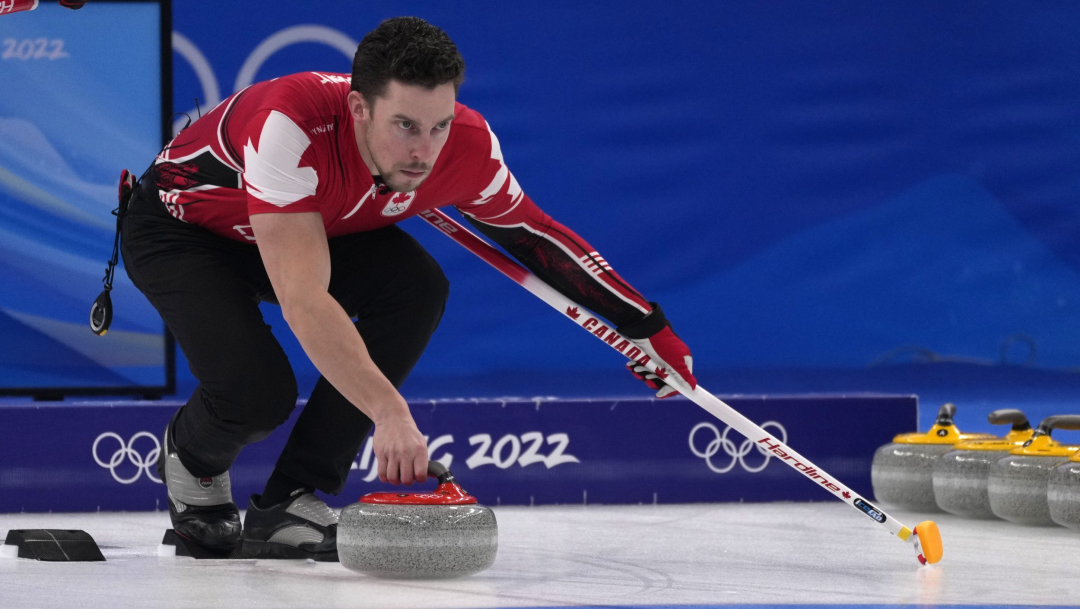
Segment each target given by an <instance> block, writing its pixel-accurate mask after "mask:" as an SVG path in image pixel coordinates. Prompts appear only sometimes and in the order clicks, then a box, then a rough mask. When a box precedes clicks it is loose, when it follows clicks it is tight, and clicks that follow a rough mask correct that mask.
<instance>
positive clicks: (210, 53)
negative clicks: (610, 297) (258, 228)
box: [87, 0, 1080, 396]
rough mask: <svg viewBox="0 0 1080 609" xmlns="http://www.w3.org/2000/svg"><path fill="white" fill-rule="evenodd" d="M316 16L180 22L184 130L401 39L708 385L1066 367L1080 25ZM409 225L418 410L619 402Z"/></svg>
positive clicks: (529, 12)
mask: <svg viewBox="0 0 1080 609" xmlns="http://www.w3.org/2000/svg"><path fill="white" fill-rule="evenodd" d="M317 6H318V10H317V11H316V10H313V9H312V8H310V7H309V6H307V5H302V4H301V3H274V4H273V7H272V10H271V9H269V8H268V5H266V4H265V3H261V2H252V1H250V0H248V1H237V2H229V3H222V2H216V1H211V0H176V1H175V4H174V22H173V25H174V30H175V37H174V43H175V45H176V46H175V48H176V52H175V53H174V66H175V70H174V71H175V87H174V91H175V109H176V110H178V111H188V110H189V109H193V108H194V106H195V102H194V98H196V97H198V98H199V99H200V104H201V105H202V108H203V109H204V110H205V109H206V108H207V107H210V106H212V105H213V104H214V103H216V102H217V101H219V100H220V99H221V98H222V97H224V96H227V95H228V94H230V93H231V92H233V91H234V90H235V89H236V88H237V86H238V85H239V86H242V85H244V84H247V82H250V81H251V80H263V79H267V78H272V77H275V76H278V75H281V74H286V73H290V72H295V71H302V70H324V71H332V70H337V71H347V70H348V69H349V65H350V59H349V58H350V57H351V49H352V48H353V47H354V45H355V43H356V42H357V41H359V40H360V38H362V37H363V35H364V34H365V33H366V32H367V31H369V30H370V29H371V28H373V27H374V26H375V25H377V24H378V22H379V21H380V20H382V19H384V18H387V17H391V16H395V15H399V14H415V15H419V16H422V17H424V18H427V19H428V20H430V21H432V22H434V23H436V24H438V25H440V26H441V27H443V28H444V29H446V30H447V31H448V32H449V34H450V35H451V37H452V38H453V39H454V40H455V41H456V42H457V44H458V46H459V48H460V49H461V51H462V53H463V54H464V56H465V59H466V62H467V64H468V76H467V81H466V83H465V85H464V86H463V88H462V90H461V96H460V98H461V101H463V102H464V103H466V104H468V105H469V106H472V107H474V108H476V109H477V110H479V111H480V112H481V113H483V114H484V115H485V117H486V118H487V119H488V121H489V122H490V124H491V125H492V128H493V129H494V130H495V132H496V133H497V134H498V135H499V137H500V139H501V142H502V147H503V151H504V153H505V156H506V159H507V162H508V164H509V166H510V168H511V170H512V171H513V172H514V173H515V175H516V176H517V178H518V180H519V181H520V183H521V184H522V186H523V188H524V189H525V191H526V192H528V193H529V194H530V195H531V196H532V197H533V199H534V200H536V201H537V203H538V204H540V205H541V207H543V208H544V209H545V210H546V211H548V212H549V213H551V214H552V215H553V216H554V217H556V218H557V219H559V220H561V221H562V222H564V223H565V224H567V225H569V226H570V227H572V228H574V229H575V230H577V231H578V232H579V233H580V234H582V235H583V236H584V237H586V238H587V239H588V240H590V241H591V242H592V243H593V245H595V246H597V248H598V249H599V251H600V252H601V253H602V254H603V255H604V256H605V258H607V260H609V261H610V262H611V263H612V264H613V265H614V266H615V268H616V269H618V270H619V271H620V272H621V273H622V274H623V275H624V276H626V277H627V278H628V279H629V280H630V281H631V282H632V283H633V284H634V285H635V286H636V287H637V288H639V289H640V290H641V291H642V292H644V293H645V294H646V295H647V296H649V297H650V298H651V299H653V300H656V301H659V302H661V303H662V304H663V305H664V308H665V309H666V310H667V312H668V315H669V317H670V318H671V319H672V320H673V321H674V323H675V328H676V330H677V331H678V332H679V333H680V334H681V335H682V336H683V337H684V338H685V339H686V340H687V342H688V343H689V344H690V346H691V348H692V349H693V350H694V352H695V355H696V362H697V366H698V369H699V370H701V371H702V376H703V378H715V379H726V380H731V379H734V380H733V381H732V382H730V383H728V384H726V389H727V390H762V391H780V390H785V389H806V388H810V389H814V388H820V387H819V386H817V385H814V382H813V379H816V378H819V377H818V376H817V372H816V371H820V370H830V371H843V372H844V374H848V373H852V374H854V376H850V375H849V376H845V377H843V378H845V379H848V380H847V381H844V383H846V384H843V387H847V388H852V387H854V388H859V386H860V385H859V380H858V379H860V378H869V377H868V376H867V375H870V376H872V374H874V373H877V371H880V370H881V367H880V366H877V367H871V365H872V364H892V365H894V366H895V365H898V366H903V365H906V363H908V362H911V361H913V360H914V361H926V360H935V359H945V360H950V361H952V362H954V363H956V364H958V365H961V366H976V367H978V366H986V365H989V364H994V363H996V362H1000V361H1001V360H1002V357H1003V353H1004V358H1005V359H1006V360H1008V361H1009V362H1011V363H1012V364H1022V363H1027V364H1029V366H1028V368H1027V370H1031V369H1033V368H1034V369H1047V370H1062V369H1072V368H1075V367H1077V366H1080V341H1078V340H1077V337H1078V336H1080V315H1078V313H1077V306H1078V304H1080V244H1078V242H1077V239H1076V238H1075V237H1074V235H1075V234H1076V232H1077V228H1080V206H1078V205H1077V195H1078V194H1080V38H1078V37H1077V36H1076V29H1077V27H1076V26H1077V25H1078V24H1080V4H1077V3H1075V2H1065V1H1057V2H1054V1H1046V2H1039V3H1037V4H1034V5H1030V4H1016V3H1013V2H1002V1H988V2H981V3H977V4H971V3H960V2H954V3H940V2H929V1H925V2H904V3H899V4H895V5H889V6H883V5H878V4H867V3H865V2H854V1H828V2H803V1H799V2H796V1H787V0H784V1H777V2H769V3H761V2H717V1H714V0H697V1H694V0H674V1H671V2H665V3H655V2H569V1H561V0H556V1H545V2H469V3H456V2H455V3H448V2H436V1H426V2H411V3H407V4H403V3H400V2H387V1H369V2H347V1H344V0H341V1H325V2H319V3H318V4H317ZM87 10H93V6H92V5H91V6H90V7H89V8H88V9H87ZM274 41H278V44H275V43H274ZM147 161H149V159H147ZM136 169H139V170H141V169H142V167H138V168H136ZM404 226H405V227H406V228H407V229H408V230H410V231H411V232H412V233H413V234H414V235H416V236H417V237H418V238H420V239H421V240H422V241H423V242H424V243H425V244H426V245H427V246H428V247H429V249H431V250H432V252H433V253H434V254H435V255H436V257H437V258H438V259H439V260H440V261H441V262H442V264H443V266H444V269H445V270H446V272H447V274H448V276H449V277H450V279H451V282H452V297H451V303H450V305H449V308H448V311H447V316H446V318H445V319H444V322H443V325H442V327H441V328H440V330H439V332H438V334H437V335H436V337H435V339H434V340H433V342H432V344H431V347H430V349H429V352H428V354H427V355H426V357H425V359H424V360H423V361H422V362H421V363H420V365H419V366H418V368H417V370H416V372H415V373H414V378H413V379H411V380H410V384H409V385H407V388H411V389H410V390H411V391H413V392H414V393H421V394H426V395H444V396H445V395H460V394H461V393H462V392H470V394H471V395H483V394H490V393H492V392H501V391H506V392H514V391H528V392H534V393H549V394H563V395H566V394H571V395H574V394H576V395H580V394H587V393H590V392H594V391H623V392H627V393H629V392H633V391H635V390H636V387H634V386H633V385H632V384H630V383H629V381H627V382H626V383H622V384H620V383H619V382H617V381H614V380H610V381H609V379H614V378H615V377H616V376H618V375H621V374H622V372H621V371H619V370H618V369H617V368H618V361H617V358H614V357H613V356H612V354H610V353H609V352H608V350H607V348H606V347H605V346H603V345H600V344H598V343H597V344H593V342H595V341H590V339H588V338H587V337H585V336H584V335H580V333H579V331H578V330H576V329H574V328H573V327H572V326H571V325H570V324H567V323H565V322H564V321H563V320H561V319H559V318H558V316H556V315H553V314H551V313H549V312H548V311H547V310H546V309H545V305H543V304H541V303H540V302H538V301H536V300H535V299H534V298H533V297H532V296H530V295H528V294H527V293H525V292H524V291H522V290H520V289H519V288H517V287H515V286H513V285H511V284H510V283H509V282H507V281H506V280H504V279H503V278H501V277H499V276H497V275H496V274H495V273H493V272H492V271H490V270H489V269H488V268H486V266H484V265H483V264H482V263H480V262H479V261H477V260H475V259H473V258H472V256H471V255H470V254H468V253H467V252H464V251H463V250H460V251H459V248H458V247H457V246H456V245H455V244H453V243H450V242H449V241H448V240H446V239H445V238H444V237H442V236H441V235H438V234H436V233H435V231H433V230H432V229H430V228H429V227H427V226H426V225H424V224H423V223H422V222H420V221H418V220H411V221H409V222H406V223H405V225H404ZM88 297H92V295H91V294H88ZM267 315H268V319H269V320H270V323H271V324H272V325H274V327H275V329H276V330H277V331H279V336H281V338H282V341H283V342H284V343H286V345H287V347H288V349H289V351H290V353H291V354H292V355H293V361H294V363H295V364H296V370H297V372H298V374H299V375H300V376H301V379H302V380H303V381H304V382H305V383H308V384H309V383H310V382H311V380H312V379H313V378H314V375H315V372H314V370H313V368H311V366H310V365H309V364H308V363H307V361H306V358H304V356H303V354H302V352H301V351H300V349H299V347H298V346H297V345H296V344H295V341H294V340H293V339H291V337H290V336H289V334H288V331H287V329H286V328H285V327H284V323H283V322H282V321H281V320H280V317H279V316H278V314H277V313H276V312H275V311H272V310H270V309H267ZM1016 335H1020V336H1021V338H1020V339H1019V340H1017V339H1016V338H1015V336H1016ZM1010 345H1011V346H1010ZM1028 360H1031V361H1028ZM1017 367H1018V366H993V367H991V368H992V369H993V370H995V371H1000V369H1007V370H1013V369H1014V368H1017ZM886 368H888V366H886ZM775 370H785V371H788V372H787V373H785V374H784V375H776V374H773V373H771V372H769V371H775ZM732 371H744V373H745V374H749V375H750V376H745V375H744V376H738V375H734V376H732V375H733V374H734V373H733V372H732ZM747 371H749V372H747ZM753 371H765V372H763V373H762V374H764V375H765V376H764V377H753ZM863 373H865V374H863ZM725 374H728V376H724V375H725ZM860 374H862V376H860ZM1062 374H1065V373H1062ZM1070 374H1071V373H1070ZM710 375H711V376H710ZM619 378H621V376H620V377H619ZM754 378H765V379H767V380H757V381H755V380H747V379H754ZM954 378H955V379H960V378H964V379H966V378H968V377H966V376H963V375H959V376H955V377H954ZM1068 378H1069V379H1071V378H1072V376H1071V375H1070V376H1069V377H1068ZM462 379H465V380H462ZM740 379H741V380H740ZM792 379H795V380H792ZM798 379H802V380H801V381H800V380H798ZM185 380H186V381H187V382H188V383H190V382H191V379H190V376H189V375H188V373H187V372H186V370H185V369H184V365H183V363H181V382H182V383H183V382H184V381H185ZM1033 382H1034V381H1033ZM1069 382H1072V381H1071V380H1070V381H1069ZM455 383H456V384H455ZM740 383H741V384H740ZM877 388H880V387H877ZM888 388H890V389H898V388H899V389H903V388H904V385H902V384H901V385H890V386H889V387H888ZM716 390H717V391H722V390H724V388H721V387H717V388H716Z"/></svg>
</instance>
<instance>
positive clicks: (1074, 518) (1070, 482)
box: [1046, 451, 1080, 530]
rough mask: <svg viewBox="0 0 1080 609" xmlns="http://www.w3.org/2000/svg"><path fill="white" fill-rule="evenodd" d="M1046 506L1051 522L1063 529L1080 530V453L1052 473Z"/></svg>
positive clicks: (1048, 485)
mask: <svg viewBox="0 0 1080 609" xmlns="http://www.w3.org/2000/svg"><path fill="white" fill-rule="evenodd" d="M1046 504H1047V507H1049V508H1050V519H1051V520H1053V521H1054V522H1056V523H1058V524H1060V525H1061V526H1063V527H1069V528H1070V529H1076V530H1080V451H1077V452H1076V453H1074V454H1073V456H1071V457H1069V460H1068V461H1067V462H1065V463H1063V464H1061V465H1059V466H1057V467H1055V468H1054V471H1052V472H1050V481H1049V482H1048V483H1047V489H1046Z"/></svg>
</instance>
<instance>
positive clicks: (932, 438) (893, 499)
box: [870, 404, 993, 511]
mask: <svg viewBox="0 0 1080 609" xmlns="http://www.w3.org/2000/svg"><path fill="white" fill-rule="evenodd" d="M955 414H956V406H954V405H953V404H945V405H944V406H942V407H941V409H940V410H938V415H937V421H936V422H935V423H934V426H933V427H931V428H930V431H928V432H926V433H904V434H900V435H898V436H896V437H895V438H893V441H892V443H891V444H886V445H884V446H882V447H881V448H879V449H877V452H876V453H874V461H873V463H872V464H871V465H870V483H871V484H872V485H873V487H874V496H875V497H877V500H878V501H880V502H882V503H888V504H891V505H895V506H897V507H901V508H906V509H911V510H932V511H939V510H938V506H937V502H936V501H934V482H933V468H934V461H935V460H937V458H938V457H940V456H941V455H943V454H945V453H947V452H949V451H950V450H952V448H953V445H954V444H956V443H957V442H960V441H964V440H975V439H979V438H983V439H986V438H992V437H993V436H990V435H988V434H962V433H960V430H959V429H957V428H956V425H954V424H953V415H955Z"/></svg>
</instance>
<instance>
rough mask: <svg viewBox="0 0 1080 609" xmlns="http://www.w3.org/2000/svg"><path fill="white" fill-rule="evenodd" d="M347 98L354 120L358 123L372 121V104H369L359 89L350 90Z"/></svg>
mask: <svg viewBox="0 0 1080 609" xmlns="http://www.w3.org/2000/svg"><path fill="white" fill-rule="evenodd" d="M347 100H348V102H349V113H350V114H352V117H353V120H354V121H356V122H357V123H368V122H370V121H371V106H369V105H368V103H367V100H366V99H364V96H363V95H361V94H360V92H359V91H349V96H348V98H347Z"/></svg>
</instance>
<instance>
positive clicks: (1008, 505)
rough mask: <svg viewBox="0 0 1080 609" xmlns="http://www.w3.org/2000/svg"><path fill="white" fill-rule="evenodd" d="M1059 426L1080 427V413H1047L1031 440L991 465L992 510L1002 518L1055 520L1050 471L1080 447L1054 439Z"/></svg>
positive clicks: (988, 487) (1038, 522)
mask: <svg viewBox="0 0 1080 609" xmlns="http://www.w3.org/2000/svg"><path fill="white" fill-rule="evenodd" d="M1055 429H1080V415H1061V416H1054V417H1046V418H1045V419H1043V421H1042V422H1041V423H1039V427H1038V429H1036V430H1035V433H1034V434H1033V435H1032V436H1031V439H1030V440H1028V441H1027V442H1024V444H1022V445H1021V446H1019V447H1017V448H1015V449H1013V450H1011V451H1009V454H1008V455H1006V456H1005V457H1002V458H1000V459H998V460H997V461H995V462H994V464H993V465H991V466H990V476H989V478H988V480H987V485H986V490H987V494H988V495H989V497H990V510H991V511H993V512H994V515H995V516H997V517H998V518H1004V519H1005V520H1011V521H1012V522H1017V523H1020V524H1030V525H1041V526H1050V525H1053V524H1054V520H1053V519H1052V518H1050V507H1049V505H1048V503H1047V494H1048V485H1049V481H1050V472H1052V471H1053V470H1054V468H1056V467H1058V466H1059V465H1061V464H1063V463H1066V462H1068V460H1069V457H1070V456H1072V455H1073V454H1074V453H1075V452H1076V451H1077V450H1078V449H1080V446H1067V445H1064V444H1059V443H1057V442H1055V441H1054V440H1053V439H1051V438H1050V433H1051V432H1052V431H1053V430H1055Z"/></svg>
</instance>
